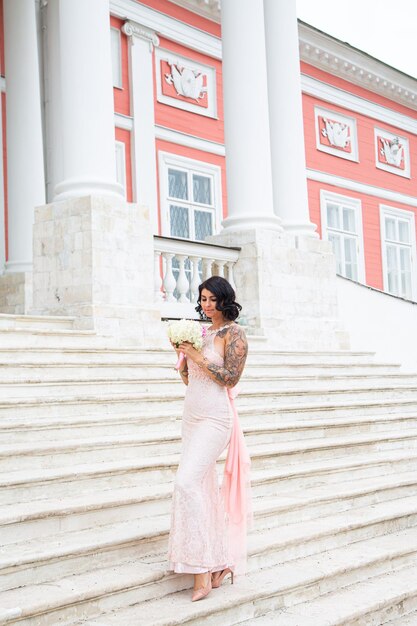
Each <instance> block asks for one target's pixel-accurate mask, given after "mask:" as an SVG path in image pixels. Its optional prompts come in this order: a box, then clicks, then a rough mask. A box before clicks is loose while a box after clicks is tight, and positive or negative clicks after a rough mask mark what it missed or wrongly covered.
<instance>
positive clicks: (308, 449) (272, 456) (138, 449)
mask: <svg viewBox="0 0 417 626" xmlns="http://www.w3.org/2000/svg"><path fill="white" fill-rule="evenodd" d="M358 448H359V449H360V451H361V452H365V451H368V452H369V453H371V452H373V451H376V450H395V449H404V448H408V449H417V429H411V428H410V429H407V430H406V431H405V432H400V433H398V432H389V431H388V432H380V433H364V434H350V435H349V436H339V437H326V438H323V437H319V438H317V439H313V438H311V439H305V440H298V441H283V442H279V441H277V442H272V443H271V441H270V440H269V441H268V442H266V443H256V445H252V446H250V447H249V452H250V454H251V458H252V463H253V465H254V467H268V466H271V464H273V465H283V464H288V463H296V462H298V461H299V460H300V458H301V457H302V458H303V459H304V460H306V459H309V460H311V459H313V458H321V459H325V458H326V459H328V458H334V457H340V456H346V455H349V454H355V452H358ZM179 449H180V440H179V437H178V435H177V434H175V433H174V432H167V433H166V434H164V435H161V434H156V435H155V436H147V435H143V436H141V435H136V436H135V437H133V436H132V435H127V436H126V435H125V436H121V435H120V436H118V437H113V436H102V437H100V438H95V439H84V440H83V439H73V440H67V441H63V442H56V441H51V442H44V443H42V442H38V443H35V442H34V443H21V444H2V445H0V472H8V471H14V470H22V469H31V470H34V469H41V468H53V467H64V466H67V467H68V466H71V465H74V464H78V463H87V462H88V461H89V460H90V459H92V458H94V460H95V462H106V461H107V462H109V461H111V460H117V459H119V460H122V459H129V458H130V459H137V458H140V459H141V460H142V461H143V462H144V463H145V464H146V463H147V464H149V466H150V467H153V466H154V465H155V459H160V463H162V464H165V463H166V462H167V460H168V463H169V464H170V465H171V464H172V463H175V464H176V463H178V458H179ZM224 456H225V454H224V453H223V455H222V457H221V458H224Z"/></svg>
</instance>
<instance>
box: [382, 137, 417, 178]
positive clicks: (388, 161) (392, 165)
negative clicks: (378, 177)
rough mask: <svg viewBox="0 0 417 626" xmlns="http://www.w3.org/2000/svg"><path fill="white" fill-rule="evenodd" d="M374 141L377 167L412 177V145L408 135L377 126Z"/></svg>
mask: <svg viewBox="0 0 417 626" xmlns="http://www.w3.org/2000/svg"><path fill="white" fill-rule="evenodd" d="M374 141H375V165H376V167H377V168H378V169H380V170H384V171H386V172H390V173H391V174H395V175H396V176H404V178H410V146H409V141H408V139H407V137H400V136H399V135H397V134H395V133H390V132H389V131H388V130H385V129H384V128H377V127H375V128H374Z"/></svg>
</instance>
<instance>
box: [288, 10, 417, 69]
mask: <svg viewBox="0 0 417 626" xmlns="http://www.w3.org/2000/svg"><path fill="white" fill-rule="evenodd" d="M279 1H281V0H279ZM297 14H298V17H299V19H301V20H302V21H303V22H307V24H311V25H312V26H315V27H316V28H319V29H320V30H323V31H324V32H326V33H328V34H329V35H332V36H333V37H336V38H337V39H341V40H342V41H346V42H347V43H349V44H350V45H352V46H355V48H359V49H360V50H363V51H364V52H367V53H368V54H371V55H372V56H374V57H376V58H377V59H380V60H381V61H384V63H388V65H392V66H393V67H395V68H397V69H399V70H401V71H402V72H405V73H406V74H409V75H410V76H413V77H414V78H417V49H416V48H417V46H416V39H417V0H344V1H342V0H297Z"/></svg>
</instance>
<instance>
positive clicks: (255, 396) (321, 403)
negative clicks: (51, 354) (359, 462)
mask: <svg viewBox="0 0 417 626" xmlns="http://www.w3.org/2000/svg"><path fill="white" fill-rule="evenodd" d="M87 387H88V386H87ZM180 391H181V393H178V394H173V393H166V394H163V393H160V394H157V393H143V392H138V391H136V392H130V393H127V392H125V393H100V394H99V393H97V394H91V393H89V392H88V391H86V390H84V393H83V394H82V395H67V396H66V395H64V394H63V395H61V396H59V395H57V396H41V397H39V396H35V395H32V396H31V397H22V398H10V397H9V398H7V399H2V400H1V401H0V421H1V420H2V419H3V418H6V417H7V418H10V417H18V416H20V417H22V418H26V419H28V420H30V419H32V418H33V417H39V416H40V415H44V416H50V415H57V414H59V415H61V416H63V415H80V414H93V413H94V414H103V413H104V414H109V413H113V414H114V413H120V412H123V413H126V412H133V411H138V410H140V411H141V412H143V414H144V415H148V416H150V417H151V418H152V419H151V421H156V420H155V416H156V413H157V412H158V411H160V410H161V408H162V409H163V411H164V412H165V413H167V412H169V411H172V412H175V413H176V414H177V415H178V414H180V412H181V411H182V407H183V401H184V392H183V390H180ZM274 405H275V411H277V410H279V412H280V414H281V415H282V414H284V413H287V414H288V413H294V412H299V411H303V410H304V411H309V412H312V411H318V412H326V413H328V412H329V411H332V412H333V413H334V412H335V411H338V410H339V409H340V408H341V409H342V412H341V413H339V414H348V413H347V411H352V410H353V411H355V410H356V409H357V408H359V409H360V412H361V413H362V414H364V412H366V413H368V412H369V410H368V409H373V408H377V409H378V412H380V411H381V409H382V408H383V407H384V410H387V411H388V412H390V410H389V407H391V408H392V409H393V410H394V411H397V410H398V409H400V408H401V409H402V410H404V408H405V407H407V406H408V407H409V410H414V411H415V410H417V388H414V387H406V386H399V387H394V388H391V387H385V388H383V389H382V388H381V389H356V390H354V389H350V390H347V389H341V390H335V391H327V392H323V391H316V390H314V389H313V390H312V389H303V390H290V391H282V392H271V393H267V392H263V393H251V392H246V393H242V394H241V395H240V396H239V398H238V400H237V407H238V410H239V411H242V410H243V411H245V410H251V411H252V412H253V413H256V411H258V410H259V407H261V410H262V411H265V408H272V407H273V406H274ZM168 406H169V411H168Z"/></svg>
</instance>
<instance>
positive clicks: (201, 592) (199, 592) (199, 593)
mask: <svg viewBox="0 0 417 626" xmlns="http://www.w3.org/2000/svg"><path fill="white" fill-rule="evenodd" d="M208 575H209V576H208V582H207V585H206V586H205V587H202V588H201V589H196V590H195V591H194V593H193V595H192V598H191V602H197V601H198V600H202V599H203V598H206V597H207V596H208V594H209V593H210V591H211V590H212V585H211V573H210V572H208Z"/></svg>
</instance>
